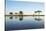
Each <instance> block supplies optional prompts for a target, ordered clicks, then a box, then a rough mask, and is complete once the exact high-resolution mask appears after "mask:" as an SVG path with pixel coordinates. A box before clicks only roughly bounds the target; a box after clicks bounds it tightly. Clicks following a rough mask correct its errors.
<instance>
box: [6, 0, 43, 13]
mask: <svg viewBox="0 0 46 31" xmlns="http://www.w3.org/2000/svg"><path fill="white" fill-rule="evenodd" d="M36 10H41V11H44V3H40V2H29V1H13V0H12V1H11V0H7V2H6V13H8V12H14V11H24V12H25V11H27V12H31V11H36Z"/></svg>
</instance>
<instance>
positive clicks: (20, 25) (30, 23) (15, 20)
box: [6, 16, 44, 30]
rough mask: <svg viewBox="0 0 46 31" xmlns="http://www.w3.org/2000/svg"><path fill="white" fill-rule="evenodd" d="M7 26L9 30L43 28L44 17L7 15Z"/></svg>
mask: <svg viewBox="0 0 46 31" xmlns="http://www.w3.org/2000/svg"><path fill="white" fill-rule="evenodd" d="M6 26H7V29H8V30H17V29H35V28H43V27H44V17H32V16H24V17H23V16H13V17H11V16H9V17H8V16H6Z"/></svg>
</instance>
